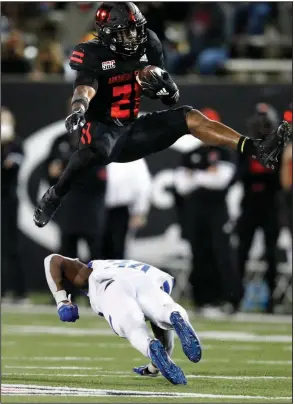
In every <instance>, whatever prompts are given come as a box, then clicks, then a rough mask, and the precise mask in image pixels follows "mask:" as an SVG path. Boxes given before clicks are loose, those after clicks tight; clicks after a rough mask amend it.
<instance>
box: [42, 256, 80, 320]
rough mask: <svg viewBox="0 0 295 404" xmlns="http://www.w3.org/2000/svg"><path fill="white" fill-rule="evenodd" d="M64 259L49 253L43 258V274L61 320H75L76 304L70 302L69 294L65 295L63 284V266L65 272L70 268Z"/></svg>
mask: <svg viewBox="0 0 295 404" xmlns="http://www.w3.org/2000/svg"><path fill="white" fill-rule="evenodd" d="M66 261H67V259H66V258H65V257H63V256H61V255H57V254H52V255H49V256H48V257H46V258H45V260H44V268H45V275H46V280H47V283H48V286H49V289H50V290H51V293H52V295H53V297H54V299H55V301H56V304H57V312H58V315H59V317H60V319H61V321H67V322H75V321H76V320H78V318H79V313H78V306H77V305H76V304H74V303H72V302H71V296H70V295H69V296H67V292H66V290H65V285H64V269H65V266H67V272H69V270H70V268H71V263H69V262H66ZM73 263H74V261H73ZM73 277H74V271H73Z"/></svg>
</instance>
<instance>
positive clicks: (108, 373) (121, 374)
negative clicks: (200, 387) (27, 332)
mask: <svg viewBox="0 0 295 404" xmlns="http://www.w3.org/2000/svg"><path fill="white" fill-rule="evenodd" d="M92 370H94V369H92ZM3 376H47V377H48V376H50V377H51V376H52V377H54V376H57V377H97V376H99V377H114V376H116V377H118V378H123V379H125V378H139V377H140V376H138V375H136V374H135V373H134V374H132V373H130V374H126V372H116V371H114V372H112V371H103V373H102V371H99V370H97V371H96V373H95V374H87V375H85V374H79V373H73V374H72V373H23V372H19V373H10V372H8V373H6V372H5V373H2V378H3ZM160 377H162V376H161V375H160ZM186 378H188V379H220V380H247V381H249V380H254V381H255V380H289V379H292V376H216V375H212V376H210V375H186Z"/></svg>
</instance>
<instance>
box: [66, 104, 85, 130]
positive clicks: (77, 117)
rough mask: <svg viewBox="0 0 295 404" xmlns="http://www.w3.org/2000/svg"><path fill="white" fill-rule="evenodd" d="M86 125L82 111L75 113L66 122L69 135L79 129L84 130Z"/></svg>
mask: <svg viewBox="0 0 295 404" xmlns="http://www.w3.org/2000/svg"><path fill="white" fill-rule="evenodd" d="M85 123H86V120H85V117H84V113H83V111H82V109H78V110H75V111H73V112H72V113H71V114H70V115H69V116H68V117H67V118H66V121H65V125H66V129H67V131H68V133H69V134H72V133H74V132H75V131H76V130H77V129H78V128H79V127H80V128H82V127H83V126H84V125H85Z"/></svg>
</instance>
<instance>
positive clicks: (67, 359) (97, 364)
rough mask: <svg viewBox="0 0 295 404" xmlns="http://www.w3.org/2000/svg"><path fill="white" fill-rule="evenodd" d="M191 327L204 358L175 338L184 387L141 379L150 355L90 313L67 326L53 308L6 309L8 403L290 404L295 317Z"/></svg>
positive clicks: (4, 387) (5, 389) (212, 322)
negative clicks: (139, 370)
mask: <svg viewBox="0 0 295 404" xmlns="http://www.w3.org/2000/svg"><path fill="white" fill-rule="evenodd" d="M242 320H243V321H242ZM271 321H273V322H271ZM192 323H193V325H194V327H195V329H196V330H197V331H198V333H199V335H200V337H201V340H202V344H203V348H204V349H203V359H202V361H201V362H200V363H199V364H193V363H191V362H189V361H188V360H187V358H186V357H185V356H184V354H183V352H182V350H181V347H180V344H179V342H178V341H177V340H176V349H175V351H174V355H173V358H174V360H175V362H176V363H177V364H179V365H180V366H181V367H182V369H183V370H184V372H185V374H186V375H187V379H188V384H187V386H180V387H178V386H173V385H172V384H170V383H169V382H168V381H167V380H165V379H164V378H163V377H162V376H161V377H158V378H142V377H140V376H137V375H135V374H134V373H133V372H132V367H133V366H139V365H142V364H146V363H147V360H146V358H143V357H142V356H141V354H140V353H138V352H137V351H135V350H134V349H133V348H131V347H130V346H129V344H128V342H127V341H126V340H125V339H122V338H119V337H117V336H116V335H115V334H113V333H112V331H111V329H110V328H109V327H108V324H107V323H106V322H105V321H104V320H103V319H100V318H99V317H98V316H96V315H95V314H94V313H92V312H91V310H90V309H89V310H88V309H86V308H83V309H81V313H80V320H79V321H77V322H76V323H73V324H65V323H62V322H60V321H59V319H58V316H57V314H56V311H55V308H54V307H51V306H48V307H45V306H34V307H33V308H31V309H29V308H27V309H23V308H16V307H2V400H1V402H2V403H12V402H15V403H16V402H18V403H42V402H48V403H51V402H61V403H77V402H80V403H81V402H83V403H106V402H110V403H118V402H120V403H143V402H145V403H146V402H149V403H154V402H155V403H156V402H166V403H170V402H177V403H179V402H181V403H182V402H183V403H185V402H227V403H228V402H239V403H240V402H247V403H251V402H260V403H262V402H280V403H283V402H289V403H291V401H292V399H291V396H292V378H291V377H292V340H291V338H292V324H291V318H281V317H280V318H277V319H275V322H274V317H272V318H270V317H268V316H258V317H257V318H256V317H255V316H250V319H248V318H247V317H246V318H245V316H244V317H243V318H241V319H240V320H239V321H238V319H236V320H234V319H231V320H229V319H227V320H222V321H217V320H205V319H203V318H197V317H195V318H193V317H192Z"/></svg>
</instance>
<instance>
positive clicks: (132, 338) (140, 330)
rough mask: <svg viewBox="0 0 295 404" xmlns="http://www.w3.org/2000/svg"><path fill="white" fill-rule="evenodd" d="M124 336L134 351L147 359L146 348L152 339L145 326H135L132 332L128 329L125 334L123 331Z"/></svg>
mask: <svg viewBox="0 0 295 404" xmlns="http://www.w3.org/2000/svg"><path fill="white" fill-rule="evenodd" d="M125 335H126V337H127V339H128V341H129V342H130V344H131V345H132V346H133V347H134V348H135V349H137V350H138V351H139V352H141V353H142V354H143V355H144V356H146V357H149V355H148V348H149V344H150V342H151V339H152V338H151V336H150V334H149V330H148V328H147V326H146V324H143V325H140V326H137V327H136V328H134V329H133V330H131V329H130V330H129V332H127V333H126V331H125Z"/></svg>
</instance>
